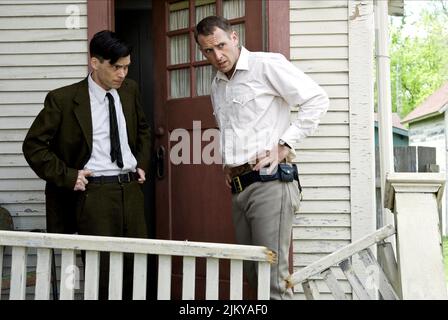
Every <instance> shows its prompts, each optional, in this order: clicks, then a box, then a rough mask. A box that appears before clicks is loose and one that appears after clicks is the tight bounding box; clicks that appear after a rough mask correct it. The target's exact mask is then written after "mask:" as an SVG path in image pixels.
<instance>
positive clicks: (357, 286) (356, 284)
mask: <svg viewBox="0 0 448 320" xmlns="http://www.w3.org/2000/svg"><path fill="white" fill-rule="evenodd" d="M339 266H340V267H341V269H342V271H343V272H344V274H345V276H346V277H347V280H348V281H349V282H350V284H351V286H352V288H353V290H354V291H355V293H356V295H357V296H358V298H359V299H361V300H373V299H372V297H371V296H370V295H369V293H368V292H367V290H366V288H365V287H364V285H363V284H362V282H361V280H360V279H359V277H358V275H357V274H356V271H355V270H354V269H353V266H352V263H351V262H350V259H345V260H343V261H341V262H340V263H339Z"/></svg>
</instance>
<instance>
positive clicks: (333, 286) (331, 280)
mask: <svg viewBox="0 0 448 320" xmlns="http://www.w3.org/2000/svg"><path fill="white" fill-rule="evenodd" d="M321 275H322V277H323V278H324V280H325V283H326V284H327V286H328V288H329V289H330V291H331V294H332V295H333V297H334V298H335V299H336V300H347V298H346V296H345V293H344V290H343V289H342V288H341V286H340V285H339V284H338V280H337V279H336V277H335V275H334V274H333V272H332V271H331V268H328V269H327V270H325V271H324V272H322V274H321Z"/></svg>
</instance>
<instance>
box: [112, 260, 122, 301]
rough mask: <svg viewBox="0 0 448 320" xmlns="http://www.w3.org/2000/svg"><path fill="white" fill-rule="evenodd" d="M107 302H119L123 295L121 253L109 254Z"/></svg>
mask: <svg viewBox="0 0 448 320" xmlns="http://www.w3.org/2000/svg"><path fill="white" fill-rule="evenodd" d="M109 267H110V269H109V300H121V299H122V295H123V253H121V252H110V263H109Z"/></svg>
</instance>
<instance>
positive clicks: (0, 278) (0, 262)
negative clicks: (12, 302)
mask: <svg viewBox="0 0 448 320" xmlns="http://www.w3.org/2000/svg"><path fill="white" fill-rule="evenodd" d="M2 283H3V246H0V300H2V295H1V292H2Z"/></svg>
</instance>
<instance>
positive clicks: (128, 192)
mask: <svg viewBox="0 0 448 320" xmlns="http://www.w3.org/2000/svg"><path fill="white" fill-rule="evenodd" d="M76 211H77V217H76V219H77V224H78V233H79V234H83V235H97V236H112V237H131V238H147V237H148V230H147V224H146V219H145V213H144V196H143V191H142V187H141V185H139V184H138V183H137V182H135V181H133V182H130V183H122V184H119V183H106V184H96V183H89V184H88V185H87V188H86V191H84V192H83V193H82V194H80V197H79V201H78V207H77V210H76ZM83 257H84V255H83ZM83 260H84V258H83ZM123 260H124V266H123V299H131V298H132V282H133V255H131V254H125V255H124V259H123ZM108 283H109V254H108V253H101V255H100V280H99V299H101V300H103V299H107V298H108Z"/></svg>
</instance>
